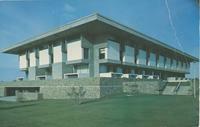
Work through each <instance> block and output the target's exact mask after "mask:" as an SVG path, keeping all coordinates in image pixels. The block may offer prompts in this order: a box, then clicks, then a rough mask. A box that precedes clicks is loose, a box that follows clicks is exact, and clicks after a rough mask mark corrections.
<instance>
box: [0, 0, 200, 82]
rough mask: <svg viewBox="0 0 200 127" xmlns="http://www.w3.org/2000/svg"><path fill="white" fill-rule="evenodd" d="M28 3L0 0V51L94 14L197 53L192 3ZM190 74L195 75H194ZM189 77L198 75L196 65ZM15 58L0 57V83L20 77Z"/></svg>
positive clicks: (96, 0)
mask: <svg viewBox="0 0 200 127" xmlns="http://www.w3.org/2000/svg"><path fill="white" fill-rule="evenodd" d="M168 5H169V9H170V12H171V18H172V21H173V24H174V27H175V30H176V32H177V37H178V39H179V41H180V43H181V46H180V45H179V44H178V43H177V41H176V38H175V36H174V31H173V28H172V27H171V25H170V22H169V16H168V11H167V7H166V4H165V0H151V1H150V0H100V1H99V0H58V1H56V2H55V1H53V0H35V1H34V0H29V1H7V2H6V1H0V49H2V48H6V47H8V46H10V45H13V44H15V43H18V42H20V41H23V40H25V39H27V38H30V37H33V36H37V35H39V34H41V33H43V32H47V31H48V30H51V29H54V28H56V27H58V26H61V25H64V24H66V23H68V22H70V21H73V20H74V19H77V18H80V17H82V16H86V15H89V14H91V13H95V12H98V13H100V14H102V15H104V16H107V17H109V18H111V19H113V20H116V21H118V22H120V23H122V24H124V25H127V26H129V27H131V28H133V29H135V30H137V31H139V32H142V33H144V34H146V35H149V36H151V37H153V38H156V39H158V40H160V41H162V42H164V43H166V44H168V45H171V46H173V47H176V48H178V49H180V50H182V51H185V52H187V53H189V54H191V55H193V56H196V57H198V54H199V31H198V30H199V29H198V28H199V26H198V25H199V22H198V20H199V10H198V4H197V3H196V1H195V0H168ZM194 71H196V72H195V74H194ZM191 73H192V74H191V75H189V76H194V75H197V74H198V64H196V65H194V66H192V68H191ZM22 75H23V73H21V72H20V71H19V67H18V57H17V56H15V55H8V54H2V53H1V54H0V80H13V79H15V78H16V76H22Z"/></svg>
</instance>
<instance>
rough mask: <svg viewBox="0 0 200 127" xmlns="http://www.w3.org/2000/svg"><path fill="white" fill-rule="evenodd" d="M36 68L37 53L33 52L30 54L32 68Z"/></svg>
mask: <svg viewBox="0 0 200 127" xmlns="http://www.w3.org/2000/svg"><path fill="white" fill-rule="evenodd" d="M35 66H37V64H36V57H35V52H31V53H30V67H35Z"/></svg>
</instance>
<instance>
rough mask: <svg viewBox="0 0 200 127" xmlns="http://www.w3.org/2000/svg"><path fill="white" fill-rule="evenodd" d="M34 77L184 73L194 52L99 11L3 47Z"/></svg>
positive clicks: (30, 78) (31, 78)
mask: <svg viewBox="0 0 200 127" xmlns="http://www.w3.org/2000/svg"><path fill="white" fill-rule="evenodd" d="M3 52H4V53H10V54H16V55H18V56H19V68H20V70H22V71H24V72H25V73H26V78H27V79H29V80H44V79H64V78H75V77H76V78H77V77H79V78H81V77H131V75H132V76H136V75H141V76H152V77H157V78H158V77H159V78H161V79H166V78H167V77H185V74H188V73H189V69H190V64H191V62H197V61H198V58H195V57H193V56H191V55H189V54H186V53H184V52H182V51H180V50H178V49H175V48H173V47H171V46H168V45H166V44H164V43H162V42H160V41H158V40H155V39H153V38H151V37H148V36H146V35H144V34H141V33H139V32H137V31H135V30H133V29H131V28H128V27H126V26H124V25H122V24H119V23H117V22H115V21H113V20H111V19H108V18H106V17H104V16H101V15H99V14H93V15H90V16H87V17H83V18H81V19H78V20H76V21H74V22H72V23H69V24H67V25H65V26H63V27H60V28H57V29H55V30H53V31H50V32H48V33H45V34H42V35H40V36H37V37H34V38H31V39H28V40H26V41H24V42H22V43H19V44H16V45H14V46H12V47H9V48H7V49H4V50H3Z"/></svg>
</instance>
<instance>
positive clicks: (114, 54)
mask: <svg viewBox="0 0 200 127" xmlns="http://www.w3.org/2000/svg"><path fill="white" fill-rule="evenodd" d="M119 54H120V46H119V43H116V42H113V41H110V40H109V41H108V54H107V59H110V60H117V61H119V60H120V58H119Z"/></svg>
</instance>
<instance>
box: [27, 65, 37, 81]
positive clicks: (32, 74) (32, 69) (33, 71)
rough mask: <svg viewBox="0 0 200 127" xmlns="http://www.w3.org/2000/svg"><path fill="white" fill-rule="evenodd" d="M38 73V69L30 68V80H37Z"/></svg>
mask: <svg viewBox="0 0 200 127" xmlns="http://www.w3.org/2000/svg"><path fill="white" fill-rule="evenodd" d="M36 73H37V68H36V67H29V68H28V79H29V80H36Z"/></svg>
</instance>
